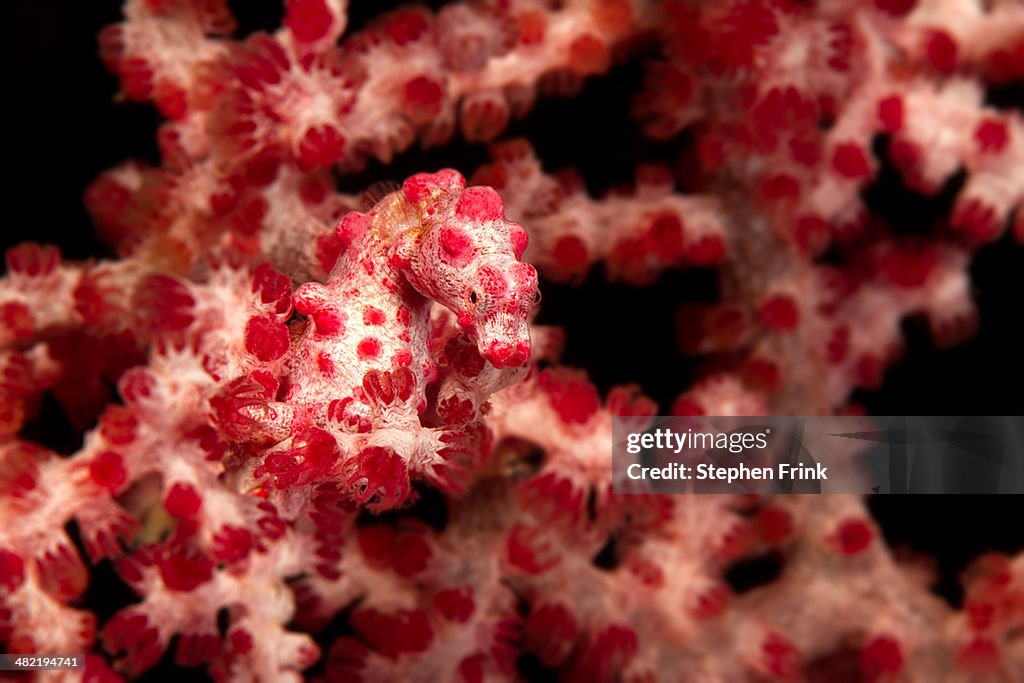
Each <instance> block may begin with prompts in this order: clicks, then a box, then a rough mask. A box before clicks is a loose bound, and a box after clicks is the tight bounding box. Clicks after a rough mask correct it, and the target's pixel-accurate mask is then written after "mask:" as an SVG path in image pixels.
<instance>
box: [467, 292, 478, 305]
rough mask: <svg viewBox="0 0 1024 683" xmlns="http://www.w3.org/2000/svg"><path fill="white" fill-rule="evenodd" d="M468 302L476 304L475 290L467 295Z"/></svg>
mask: <svg viewBox="0 0 1024 683" xmlns="http://www.w3.org/2000/svg"><path fill="white" fill-rule="evenodd" d="M469 300H470V301H471V302H472V303H474V304H475V303H476V300H477V295H476V291H475V290H474V291H472V292H470V293H469Z"/></svg>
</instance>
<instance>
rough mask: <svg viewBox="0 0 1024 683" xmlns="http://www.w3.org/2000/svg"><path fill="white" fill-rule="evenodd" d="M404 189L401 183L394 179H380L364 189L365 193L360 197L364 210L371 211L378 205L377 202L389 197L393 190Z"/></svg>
mask: <svg viewBox="0 0 1024 683" xmlns="http://www.w3.org/2000/svg"><path fill="white" fill-rule="evenodd" d="M400 189H402V185H401V183H399V182H397V181H394V180H378V181H377V182H375V183H374V184H372V185H370V186H369V187H368V188H366V189H365V190H363V194H362V195H361V196H360V197H359V203H360V205H361V207H362V208H361V210H362V211H369V210H370V209H372V208H373V207H375V206H376V205H377V203H378V202H379V201H380V200H382V199H384V197H387V196H388V195H389V194H391V193H392V192H395V191H397V190H400Z"/></svg>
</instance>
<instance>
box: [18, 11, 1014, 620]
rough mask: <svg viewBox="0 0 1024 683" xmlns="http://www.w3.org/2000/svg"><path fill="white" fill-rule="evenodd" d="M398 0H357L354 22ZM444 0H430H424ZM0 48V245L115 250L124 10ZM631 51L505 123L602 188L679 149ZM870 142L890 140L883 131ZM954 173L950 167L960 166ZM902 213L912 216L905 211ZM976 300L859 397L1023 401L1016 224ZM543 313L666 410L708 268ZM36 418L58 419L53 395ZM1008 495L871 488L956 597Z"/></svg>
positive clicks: (402, 171)
mask: <svg viewBox="0 0 1024 683" xmlns="http://www.w3.org/2000/svg"><path fill="white" fill-rule="evenodd" d="M230 4H231V5H232V9H233V10H234V12H235V15H236V17H237V18H238V19H239V23H240V30H239V33H240V35H244V34H245V33H248V32H250V31H252V30H258V29H268V30H269V29H273V28H275V27H276V26H277V25H278V24H279V23H280V18H281V14H282V12H281V3H280V2H275V1H268V0H236V1H234V2H231V3H230ZM400 4H403V3H399V2H390V1H389V2H378V1H376V0H374V1H373V2H370V1H369V0H354V2H353V5H354V8H353V10H352V19H351V22H350V25H351V28H353V29H356V28H358V27H359V26H360V25H363V24H364V23H365V22H366V21H367V19H368V18H370V17H371V16H375V15H377V14H379V13H380V12H382V11H384V10H385V9H387V8H390V7H395V6H399V5H400ZM428 4H431V5H433V6H438V5H440V4H443V3H440V2H432V3H428ZM0 13H2V14H0V31H2V36H0V49H2V51H3V52H2V59H3V64H4V66H5V81H6V83H5V85H6V88H5V92H6V97H5V98H4V105H3V116H4V124H5V125H4V126H3V129H2V131H0V135H3V152H4V155H3V158H4V160H5V161H6V163H7V172H6V175H8V176H9V179H8V180H7V181H6V182H5V183H4V184H3V204H2V206H3V210H4V213H3V229H2V242H3V244H2V245H0V246H2V247H3V248H4V249H6V248H7V247H9V246H11V245H13V244H17V243H18V242H21V241H24V240H35V241H40V242H50V243H55V244H58V245H60V247H61V250H62V252H63V253H64V255H65V258H69V259H84V258H91V257H104V256H109V255H110V253H109V250H108V249H107V248H106V247H105V246H104V245H103V244H101V243H99V242H98V241H97V240H96V239H95V238H94V237H93V233H92V227H91V224H90V220H89V218H88V216H87V214H86V213H85V210H84V209H83V206H82V193H83V191H84V189H85V187H86V185H87V184H88V183H89V182H90V181H91V180H93V179H94V178H95V177H96V176H97V175H98V174H99V173H100V172H101V171H102V170H104V169H106V168H109V167H111V166H113V165H115V164H117V163H118V162H120V161H122V160H124V159H126V158H129V157H134V158H141V159H144V160H147V161H149V162H151V163H156V162H157V161H158V158H157V152H156V146H155V131H156V126H157V123H158V121H159V117H158V116H157V114H156V113H155V111H154V109H153V108H152V107H151V106H149V105H140V104H132V103H123V102H120V103H119V102H115V94H116V93H117V90H118V86H117V82H116V79H115V78H114V77H113V76H111V75H110V74H108V73H107V72H106V71H105V69H104V68H103V65H102V64H101V63H100V60H99V58H98V54H97V44H96V39H95V36H96V34H97V32H98V31H99V29H100V28H101V27H102V26H104V25H106V24H108V23H112V22H115V21H117V20H118V19H119V17H120V3H118V2H116V1H115V0H104V1H102V2H101V1H99V0H90V1H89V2H76V1H72V0H67V1H65V2H58V1H57V0H9V1H8V2H5V3H3V7H2V9H0ZM640 76H641V70H640V68H639V67H638V66H637V65H636V64H626V65H622V66H618V67H616V68H615V69H614V71H613V73H612V74H611V75H610V76H608V77H606V78H602V79H592V80H591V81H590V82H588V84H587V85H586V87H585V89H584V91H583V93H582V94H581V96H579V97H577V98H574V99H571V100H550V99H548V100H541V102H540V103H539V105H538V106H537V107H536V109H535V110H534V111H533V112H532V113H531V114H530V115H529V116H528V117H527V119H525V120H524V121H520V122H517V123H516V124H514V125H513V127H512V129H511V130H510V131H509V132H508V134H507V136H506V137H512V136H515V135H526V136H527V137H528V138H529V139H530V140H531V141H532V142H533V144H534V145H535V147H536V148H537V151H538V154H539V156H540V157H541V158H542V159H543V160H544V162H545V166H546V168H548V169H549V170H557V169H560V168H564V167H568V166H573V167H575V168H576V169H577V170H578V171H579V172H580V173H581V174H582V175H583V177H584V179H585V181H586V183H587V185H588V187H589V188H590V189H591V190H592V191H594V192H600V191H602V190H604V189H606V188H608V187H609V186H611V185H615V184H618V183H622V182H628V181H629V180H631V178H632V169H633V167H634V166H635V164H636V163H637V162H641V161H668V160H671V159H673V158H674V157H675V156H676V155H677V153H678V152H679V150H680V148H681V146H683V145H685V144H686V140H685V138H680V139H679V140H675V141H671V142H669V143H667V144H655V143H652V142H650V141H648V140H645V139H644V138H643V137H642V136H641V135H640V134H639V132H638V131H637V128H636V127H635V126H634V125H633V124H632V122H631V120H630V117H629V113H628V109H629V97H630V95H631V93H633V92H635V91H636V90H637V88H638V87H639V83H640ZM1019 95H1020V88H1019V87H1009V88H1003V89H1001V90H999V91H998V92H993V93H992V94H991V98H990V101H991V102H993V103H994V104H996V105H998V106H1001V107H1012V106H1017V105H1019V103H1020V102H1021V101H1022V100H1021V98H1020V97H1019ZM880 144H882V145H883V146H884V141H881V142H880ZM486 160H487V154H486V150H485V149H484V148H483V147H482V146H473V145H467V144H464V143H453V144H452V145H449V146H447V147H444V148H442V149H441V150H435V151H428V152H422V151H418V150H414V151H410V152H408V153H406V154H404V155H401V157H400V158H399V159H398V160H397V161H396V162H395V163H393V164H391V165H389V166H388V167H380V166H371V168H370V169H369V170H368V171H367V172H366V173H364V174H361V175H360V176H358V177H357V178H355V179H341V181H340V184H341V186H342V188H343V189H345V190H346V191H354V190H359V189H362V188H363V187H365V186H367V185H369V184H370V183H371V182H373V181H375V180H378V179H384V178H388V179H394V180H401V179H402V178H404V177H405V176H407V175H409V174H410V173H412V172H417V171H422V170H428V169H433V168H437V167H441V166H444V165H452V166H455V167H457V168H459V169H460V170H462V171H464V172H471V171H472V170H473V169H474V168H475V167H477V166H478V165H479V164H481V163H483V162H485V161H486ZM961 180H962V179H961ZM955 189H956V188H955V187H952V188H950V191H949V192H947V193H945V195H944V196H943V197H940V198H939V199H937V200H926V199H924V198H921V197H917V196H915V195H913V194H912V193H910V192H909V191H907V190H906V189H905V188H903V187H902V186H901V185H900V183H899V181H898V179H897V178H896V176H895V174H894V173H892V172H888V171H887V172H884V173H883V174H882V176H881V179H880V180H879V181H878V182H877V183H876V184H875V185H874V186H872V187H871V188H868V190H867V191H866V195H867V199H868V200H869V204H870V205H871V206H872V208H873V210H874V211H875V212H876V213H879V214H881V215H883V216H885V217H887V218H890V219H891V220H892V221H893V223H894V224H895V225H900V224H903V223H906V224H911V223H913V224H920V223H921V221H920V220H918V218H919V217H920V216H921V215H925V216H938V215H948V208H949V202H950V201H951V198H952V196H953V195H954V194H955ZM910 219H912V220H910ZM972 277H973V281H974V286H975V289H976V295H977V302H978V306H979V309H980V313H981V328H980V330H979V333H978V335H977V336H976V337H974V338H973V339H972V340H970V341H969V342H967V343H965V344H963V345H961V346H959V347H957V348H955V349H952V350H946V351H940V350H937V349H936V348H934V346H933V345H932V343H931V341H930V340H929V337H928V334H927V331H926V329H925V327H924V325H923V324H922V323H920V322H916V321H910V322H908V323H907V325H906V332H907V340H908V344H907V353H906V358H905V359H904V360H903V361H902V362H901V363H899V364H898V365H897V366H896V367H894V368H892V369H890V370H889V372H888V374H887V375H886V381H885V385H884V387H883V388H882V389H881V390H880V391H875V392H860V393H858V395H857V396H856V397H855V399H856V400H857V401H858V402H860V403H861V404H862V405H863V406H865V408H866V409H867V411H868V412H869V413H873V414H876V415H898V414H906V415H1002V414H1021V413H1022V412H1024V400H1022V389H1021V385H1022V380H1024V326H1022V325H1019V324H1018V321H1019V319H1020V316H1021V313H1022V305H1021V295H1022V294H1024V287H1022V285H1024V249H1022V248H1021V247H1019V246H1017V245H1015V244H1014V243H1013V242H1012V240H1011V239H1010V238H1004V239H1003V240H1002V241H1000V242H999V243H997V244H994V245H991V246H989V247H986V248H984V249H983V250H981V252H980V253H979V254H978V255H977V258H976V259H975V261H974V264H973V266H972ZM542 289H543V293H544V301H543V304H542V313H541V317H540V320H539V322H542V323H552V324H558V325H562V326H563V327H565V328H566V331H567V340H568V344H567V348H566V351H565V355H564V361H565V362H566V363H567V364H569V365H574V366H579V367H584V368H586V369H587V370H588V371H589V372H590V375H591V377H592V378H593V379H594V380H595V381H596V383H597V384H598V385H599V387H600V388H601V389H602V391H606V390H607V389H608V388H610V387H611V386H613V385H615V384H619V383H627V382H637V383H639V384H640V385H641V386H642V387H643V388H644V389H645V391H646V392H647V393H648V394H650V395H651V396H652V397H654V398H655V399H656V400H658V402H659V404H660V405H661V408H662V410H663V411H667V410H668V408H669V406H670V405H671V402H672V400H673V399H674V398H675V396H676V395H677V394H678V393H679V391H680V390H681V389H683V388H685V387H686V386H687V385H688V384H689V383H690V378H691V376H692V373H693V370H694V366H693V364H692V362H691V361H687V360H685V359H682V358H681V357H680V356H679V355H678V354H677V352H676V348H675V339H674V334H675V332H674V325H673V315H672V312H673V310H674V309H675V307H676V306H677V305H678V304H680V303H683V302H685V301H688V300H691V301H692V300H707V299H713V297H714V292H715V277H714V273H713V271H700V270H691V271H685V272H676V273H669V274H667V275H665V276H664V277H662V278H661V279H660V280H659V281H658V282H657V283H656V284H655V285H654V286H652V287H647V288H642V289H635V288H631V287H627V286H622V285H609V284H606V283H605V282H604V279H603V274H601V273H600V272H595V273H592V274H591V276H590V277H589V278H588V280H587V281H586V283H585V284H584V286H582V287H567V286H555V285H552V284H551V283H543V284H542ZM45 419H46V420H47V421H52V422H53V423H54V424H47V425H44V427H45V428H46V430H51V428H52V429H53V430H58V429H59V426H58V425H56V422H59V421H60V420H61V416H60V415H59V409H58V411H56V412H55V411H53V410H51V411H49V412H48V413H47V414H46V415H45ZM1022 502H1024V501H1022V500H1021V499H1020V498H1019V497H1016V496H1002V497H999V496H987V497H974V496H956V497H953V496H947V497H943V496H914V497H912V498H911V497H900V496H889V497H875V498H874V499H873V500H872V501H871V507H872V510H873V511H874V513H875V514H876V516H877V518H878V520H879V521H880V522H881V524H882V525H883V528H884V530H885V532H886V535H887V536H888V537H889V539H890V541H892V542H893V543H896V544H908V545H909V546H911V547H913V548H915V549H917V550H920V551H923V552H926V553H928V554H931V555H934V556H936V557H937V558H938V562H939V568H940V570H941V575H942V583H941V584H940V589H939V590H940V593H941V594H942V595H943V596H944V597H946V598H947V599H949V600H951V601H953V602H956V601H957V600H959V597H960V596H959V592H958V589H957V587H956V576H957V575H958V574H959V572H960V571H961V570H962V568H963V567H964V565H965V563H966V562H967V561H968V559H969V558H971V557H973V556H975V555H977V553H978V552H980V551H983V550H987V549H998V550H1004V551H1013V550H1017V549H1021V548H1024V525H1022V524H1021V522H1020V520H1021V519H1024V514H1022V513H1024V505H1022Z"/></svg>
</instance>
